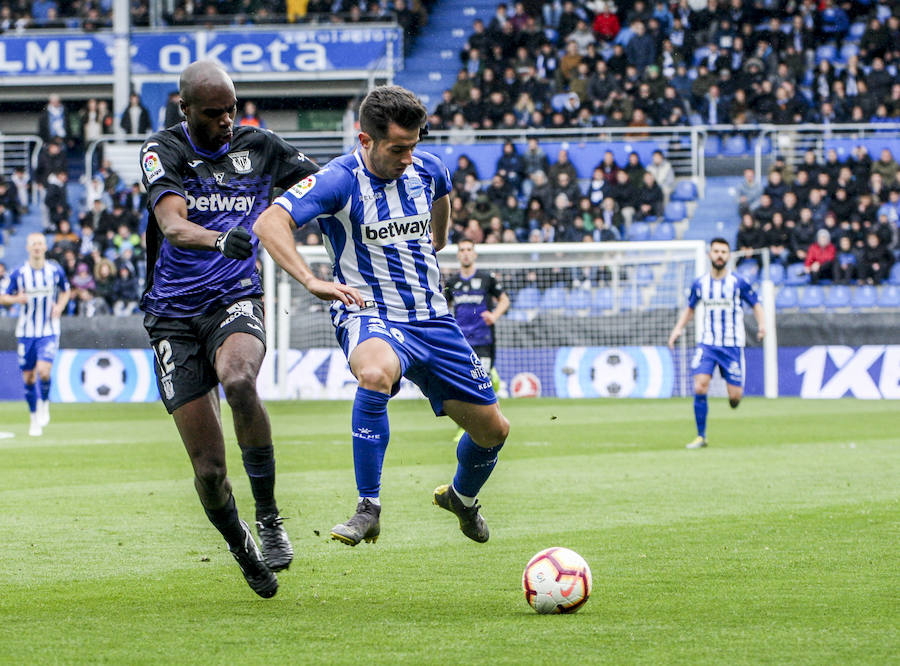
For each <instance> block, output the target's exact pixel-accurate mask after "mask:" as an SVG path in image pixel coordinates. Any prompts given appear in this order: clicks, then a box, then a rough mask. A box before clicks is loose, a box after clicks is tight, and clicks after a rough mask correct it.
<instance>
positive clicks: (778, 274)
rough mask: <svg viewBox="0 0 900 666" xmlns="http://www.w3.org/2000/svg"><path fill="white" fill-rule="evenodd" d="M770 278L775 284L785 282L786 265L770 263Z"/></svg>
mask: <svg viewBox="0 0 900 666" xmlns="http://www.w3.org/2000/svg"><path fill="white" fill-rule="evenodd" d="M769 279H770V280H771V281H772V282H774V283H775V284H781V283H782V282H784V265H782V264H769Z"/></svg>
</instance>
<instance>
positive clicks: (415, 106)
mask: <svg viewBox="0 0 900 666" xmlns="http://www.w3.org/2000/svg"><path fill="white" fill-rule="evenodd" d="M427 119H428V112H427V111H426V110H425V106H424V105H423V104H422V102H421V101H419V98H418V97H416V96H415V95H414V94H413V93H412V92H410V91H409V90H407V89H406V88H401V87H400V86H378V87H377V88H374V89H372V90H371V91H370V92H369V94H368V95H366V96H365V98H364V99H363V101H362V104H360V105H359V127H360V129H362V131H363V132H365V133H366V134H368V135H369V136H370V137H372V138H373V139H374V140H375V141H378V140H380V139H383V138H385V137H386V136H387V132H388V125H390V124H391V123H396V124H397V125H399V126H400V127H402V128H403V129H407V130H408V129H421V128H423V127H425V121H426V120H427Z"/></svg>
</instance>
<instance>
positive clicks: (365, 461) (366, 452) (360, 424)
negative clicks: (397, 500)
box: [353, 388, 391, 497]
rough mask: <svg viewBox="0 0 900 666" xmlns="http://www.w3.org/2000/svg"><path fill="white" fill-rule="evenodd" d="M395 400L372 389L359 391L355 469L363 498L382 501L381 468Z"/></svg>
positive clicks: (356, 415)
mask: <svg viewBox="0 0 900 666" xmlns="http://www.w3.org/2000/svg"><path fill="white" fill-rule="evenodd" d="M390 399H391V396H389V395H387V394H385V393H379V392H378V391H370V390H369V389H364V388H358V389H356V398H355V399H354V401H353V468H354V469H355V470H356V488H357V490H359V496H360V497H378V493H379V491H380V490H381V467H382V465H383V464H384V452H385V450H386V449H387V445H388V440H390V438H391V427H390V424H389V423H388V413H387V405H388V400H390Z"/></svg>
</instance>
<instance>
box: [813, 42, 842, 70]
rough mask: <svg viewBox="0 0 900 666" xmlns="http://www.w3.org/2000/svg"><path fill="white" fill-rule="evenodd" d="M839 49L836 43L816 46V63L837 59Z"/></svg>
mask: <svg viewBox="0 0 900 666" xmlns="http://www.w3.org/2000/svg"><path fill="white" fill-rule="evenodd" d="M837 58H838V51H837V47H836V46H835V45H834V44H822V45H821V46H819V47H817V48H816V64H817V65H818V64H819V63H820V62H822V61H823V60H830V61H831V62H835V61H837Z"/></svg>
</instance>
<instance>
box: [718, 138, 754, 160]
mask: <svg viewBox="0 0 900 666" xmlns="http://www.w3.org/2000/svg"><path fill="white" fill-rule="evenodd" d="M748 152H749V149H748V148H747V138H746V137H745V136H744V135H743V134H734V135H732V136H729V137H728V138H726V139H725V141H724V142H723V143H722V154H723V155H729V156H735V155H746V154H747V153H748Z"/></svg>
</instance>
